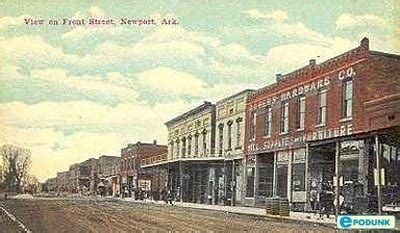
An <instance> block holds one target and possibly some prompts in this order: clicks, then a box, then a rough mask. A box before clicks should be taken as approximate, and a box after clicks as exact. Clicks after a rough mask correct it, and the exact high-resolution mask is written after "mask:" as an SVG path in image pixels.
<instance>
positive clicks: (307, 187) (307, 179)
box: [304, 143, 311, 211]
mask: <svg viewBox="0 0 400 233" xmlns="http://www.w3.org/2000/svg"><path fill="white" fill-rule="evenodd" d="M309 147H310V145H309V144H308V143H306V149H305V171H304V178H305V182H304V186H305V190H306V200H305V201H306V203H305V205H304V208H305V210H304V211H307V210H309V209H311V208H310V181H311V179H310V172H309V154H310V152H309V150H310V148H309Z"/></svg>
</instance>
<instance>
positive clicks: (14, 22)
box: [0, 15, 29, 30]
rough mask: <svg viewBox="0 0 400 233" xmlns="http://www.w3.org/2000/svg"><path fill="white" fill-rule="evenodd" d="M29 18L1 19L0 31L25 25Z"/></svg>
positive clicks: (10, 17)
mask: <svg viewBox="0 0 400 233" xmlns="http://www.w3.org/2000/svg"><path fill="white" fill-rule="evenodd" d="M25 18H29V15H20V16H18V17H12V16H4V17H1V18H0V30H1V29H5V28H7V27H10V26H17V25H23V24H25V21H24V19H25Z"/></svg>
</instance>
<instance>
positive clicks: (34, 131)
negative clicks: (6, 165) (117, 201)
mask: <svg viewBox="0 0 400 233" xmlns="http://www.w3.org/2000/svg"><path fill="white" fill-rule="evenodd" d="M197 104H198V103H187V102H184V101H181V100H178V101H174V102H169V103H163V104H156V105H155V106H152V107H151V106H149V105H147V104H119V105H117V106H116V107H109V106H105V105H100V104H96V103H93V102H87V101H76V102H63V103H56V102H42V103H39V104H34V105H28V104H24V103H21V102H9V103H3V104H0V113H1V114H0V138H1V139H2V143H11V144H15V145H19V146H22V147H25V148H28V149H30V150H31V151H32V160H33V164H32V172H33V174H34V175H37V176H38V177H39V178H40V179H41V180H43V179H45V178H47V177H50V176H55V174H56V172H57V171H62V170H66V169H68V166H69V165H71V164H72V163H76V162H81V161H83V160H84V159H87V158H90V157H98V156H99V155H102V154H109V155H110V154H111V155H117V156H118V155H119V151H120V149H121V148H122V147H123V146H125V145H126V143H128V142H129V143H130V142H136V141H142V142H151V141H152V140H153V139H157V141H158V142H159V143H166V138H167V137H166V136H167V131H166V128H165V125H164V122H166V121H167V120H170V119H171V118H173V117H174V116H176V115H178V114H181V113H183V112H185V111H188V110H189V109H191V108H193V107H194V106H196V105H197ZM65 132H68V133H65ZM44 163H45V164H46V166H43V164H44Z"/></svg>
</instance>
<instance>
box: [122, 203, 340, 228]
mask: <svg viewBox="0 0 400 233" xmlns="http://www.w3.org/2000/svg"><path fill="white" fill-rule="evenodd" d="M120 200H123V201H128V202H136V203H153V204H157V205H166V204H165V202H163V201H157V202H155V201H140V200H132V199H131V198H125V199H120ZM174 206H179V207H185V208H194V209H204V210H215V211H224V212H228V213H235V214H246V215H253V216H264V217H268V218H275V219H281V220H290V221H303V222H310V223H317V224H324V225H329V226H332V227H334V226H336V219H335V215H331V216H330V217H329V218H327V217H326V216H323V217H322V218H321V219H320V218H319V215H318V214H314V213H303V212H290V216H289V217H283V216H282V217H281V216H277V215H267V214H266V210H265V209H263V208H257V207H244V206H221V205H206V204H197V203H189V202H174Z"/></svg>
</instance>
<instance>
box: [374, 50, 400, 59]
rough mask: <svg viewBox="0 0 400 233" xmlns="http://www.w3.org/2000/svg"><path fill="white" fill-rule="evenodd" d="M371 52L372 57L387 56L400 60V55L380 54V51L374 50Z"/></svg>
mask: <svg viewBox="0 0 400 233" xmlns="http://www.w3.org/2000/svg"><path fill="white" fill-rule="evenodd" d="M369 52H370V54H371V55H377V56H385V57H391V58H397V59H400V54H394V53H386V52H380V51H374V50H370V51H369Z"/></svg>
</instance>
